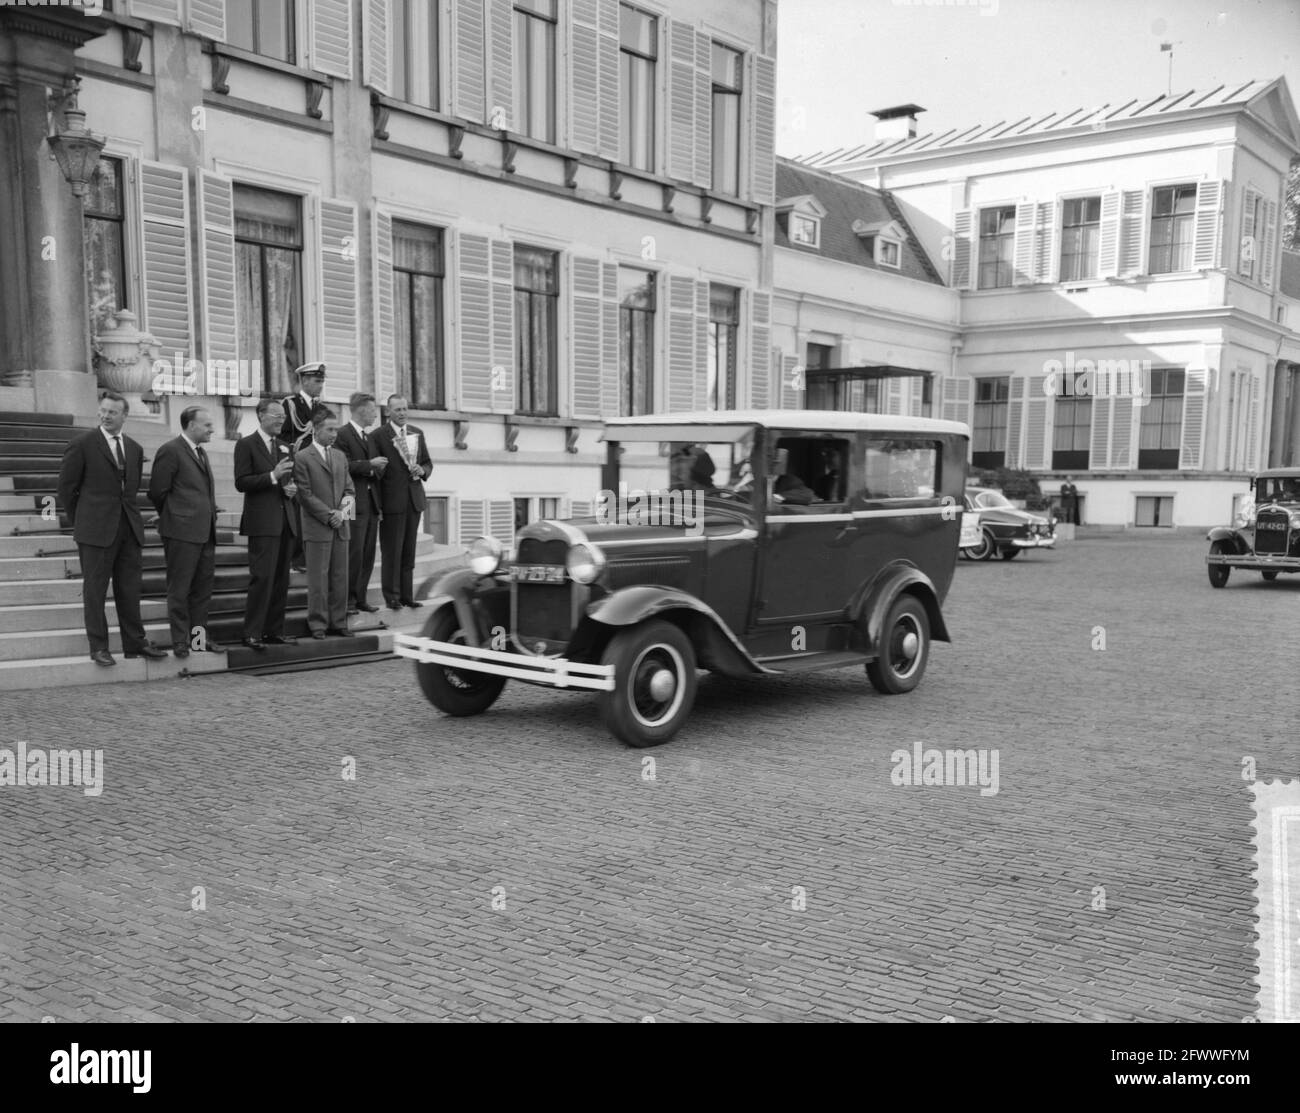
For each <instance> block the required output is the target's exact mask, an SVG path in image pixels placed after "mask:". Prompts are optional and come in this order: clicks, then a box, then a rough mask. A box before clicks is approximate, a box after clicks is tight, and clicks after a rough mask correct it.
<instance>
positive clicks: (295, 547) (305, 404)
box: [280, 363, 325, 572]
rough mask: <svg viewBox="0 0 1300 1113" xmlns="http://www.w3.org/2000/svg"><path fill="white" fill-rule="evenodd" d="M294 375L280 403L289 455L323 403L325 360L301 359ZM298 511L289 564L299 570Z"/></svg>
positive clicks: (304, 439)
mask: <svg viewBox="0 0 1300 1113" xmlns="http://www.w3.org/2000/svg"><path fill="white" fill-rule="evenodd" d="M294 377H295V378H296V379H297V380H298V392H297V393H296V394H289V395H286V396H285V398H284V400H283V401H282V402H281V403H280V404H281V405H282V406H283V407H284V423H283V424H282V425H281V426H280V439H281V440H284V441H288V442H289V444H290V446H291V448H290V455H292V454H293V453H295V452H297V451H298V449H300V448H302V447H303V446H305V445H308V444H311V438H312V418H314V417H315V416H316V414H317V412H318V411H320V410H322V409H324V405H325V404H324V403H323V402H321V401H320V396H321V391H323V390H324V389H325V364H323V363H304V364H303V365H302V366H301V367H299V368H297V369H296V370H295V371H294ZM298 513H299V519H298V522H299V528H298V532H297V533H295V534H294V537H293V544H292V546H291V548H292V554H291V557H290V567H291V568H292V569H293V570H294V571H295V572H302V571H304V570H305V567H306V566H305V565H304V564H303V555H302V517H301V513H300V512H298Z"/></svg>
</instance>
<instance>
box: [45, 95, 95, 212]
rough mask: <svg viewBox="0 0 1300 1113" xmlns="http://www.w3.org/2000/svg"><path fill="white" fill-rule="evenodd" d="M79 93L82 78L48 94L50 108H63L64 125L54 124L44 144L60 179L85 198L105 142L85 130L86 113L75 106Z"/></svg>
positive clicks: (77, 195)
mask: <svg viewBox="0 0 1300 1113" xmlns="http://www.w3.org/2000/svg"><path fill="white" fill-rule="evenodd" d="M80 92H81V78H79V77H76V78H73V79H72V82H71V84H70V85H68V86H67V87H66V88H64V89H63V90H62V91H61V92H58V93H51V94H50V100H51V102H52V103H51V108H54V103H53V102H58V104H59V105H60V106H61V107H62V110H63V118H64V124H63V127H62V128H59V127H58V124H57V121H56V123H55V130H54V134H53V135H50V136H49V137H47V139H46V142H48V143H49V145H50V152H51V153H52V154H53V155H54V158H55V161H56V162H58V164H59V169H60V170H61V171H62V172H63V176H64V177H65V178H66V179H67V180H68V184H69V185H70V186H72V192H73V195H74V196H76V197H85V196H86V187H87V186H88V185H89V184H90V179H91V178H92V177H94V175H95V167H96V166H98V165H99V155H100V152H101V151H103V149H104V143H105V142H106V140H105V139H104V137H103V136H101V135H95V134H94V133H93V132H92V131H91V130H90V129H89V128H88V127H86V113H85V112H84V111H83V110H82V109H81V108H79V107H78V106H77V96H78V94H79V93H80ZM56 111H57V109H56Z"/></svg>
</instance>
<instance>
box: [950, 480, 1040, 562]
mask: <svg viewBox="0 0 1300 1113" xmlns="http://www.w3.org/2000/svg"><path fill="white" fill-rule="evenodd" d="M966 509H967V510H968V511H971V512H972V513H975V514H978V515H979V529H980V539H979V542H978V544H976V545H974V546H972V547H970V548H965V549H964V550H963V551H964V553H965V555H966V556H967V557H969V558H970V559H971V560H991V559H992V558H993V556H994V554H997V555H999V556H1001V557H1002V559H1003V560H1013V559H1014V558H1016V557H1018V556H1019V555H1020V554H1021V552H1023V551H1024V550H1025V549H1050V548H1051V547H1052V546H1053V545H1055V544H1056V528H1055V526H1054V525H1053V524H1052V522H1051V520H1050V519H1048V518H1044V517H1043V516H1042V515H1041V514H1031V513H1030V512H1029V511H1028V510H1021V509H1020V507H1018V506H1016V505H1014V504H1013V503H1012V502H1011V501H1010V500H1009V499H1008V498H1007V497H1006V495H1004V494H1003V493H1002V492H1001V491H998V490H996V489H994V488H993V487H967V488H966Z"/></svg>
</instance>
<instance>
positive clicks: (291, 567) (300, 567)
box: [289, 564, 307, 572]
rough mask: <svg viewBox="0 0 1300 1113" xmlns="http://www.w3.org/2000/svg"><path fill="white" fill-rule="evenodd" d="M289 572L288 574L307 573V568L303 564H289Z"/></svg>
mask: <svg viewBox="0 0 1300 1113" xmlns="http://www.w3.org/2000/svg"><path fill="white" fill-rule="evenodd" d="M289 571H290V572H306V571H307V566H306V565H305V564H291V565H289Z"/></svg>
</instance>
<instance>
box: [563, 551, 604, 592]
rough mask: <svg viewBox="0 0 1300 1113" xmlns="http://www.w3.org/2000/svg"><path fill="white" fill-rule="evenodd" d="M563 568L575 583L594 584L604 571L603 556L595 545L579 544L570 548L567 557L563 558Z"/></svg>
mask: <svg viewBox="0 0 1300 1113" xmlns="http://www.w3.org/2000/svg"><path fill="white" fill-rule="evenodd" d="M564 567H565V568H567V569H568V572H569V575H570V576H572V577H573V579H574V582H575V583H580V584H589V583H594V582H595V580H596V577H597V576H599V575H600V574H601V572H603V571H604V570H605V554H604V553H602V552H601V551H600V550H599V549H598V548H596V546H595V545H585V544H582V543H581V542H580V543H578V544H577V545H573V546H571V547H570V549H569V555H568V556H566V557H565V558H564Z"/></svg>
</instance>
